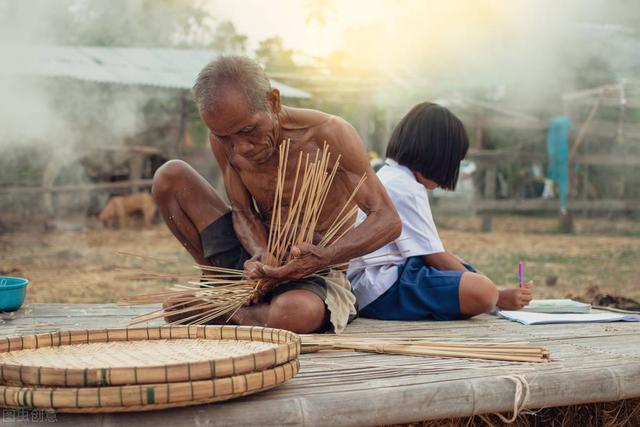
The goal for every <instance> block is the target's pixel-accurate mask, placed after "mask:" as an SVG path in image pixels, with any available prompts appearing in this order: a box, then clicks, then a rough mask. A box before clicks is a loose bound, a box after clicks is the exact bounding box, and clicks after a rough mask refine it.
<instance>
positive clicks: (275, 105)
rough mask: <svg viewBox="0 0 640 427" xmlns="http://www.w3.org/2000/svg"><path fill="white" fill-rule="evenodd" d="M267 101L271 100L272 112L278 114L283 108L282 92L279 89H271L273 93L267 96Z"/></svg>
mask: <svg viewBox="0 0 640 427" xmlns="http://www.w3.org/2000/svg"><path fill="white" fill-rule="evenodd" d="M267 99H268V100H269V105H270V106H271V112H272V113H274V114H278V113H279V112H280V110H281V108H282V105H281V104H280V91H279V90H278V89H275V88H274V89H271V91H270V92H269V93H268V94H267Z"/></svg>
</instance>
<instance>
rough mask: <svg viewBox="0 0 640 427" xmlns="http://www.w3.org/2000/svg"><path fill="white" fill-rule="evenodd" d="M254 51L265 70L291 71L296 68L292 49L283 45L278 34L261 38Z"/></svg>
mask: <svg viewBox="0 0 640 427" xmlns="http://www.w3.org/2000/svg"><path fill="white" fill-rule="evenodd" d="M255 53H256V59H257V60H258V61H259V62H260V63H262V64H264V66H265V69H266V70H267V71H292V70H295V68H296V64H295V62H294V60H293V53H294V51H293V49H287V48H285V47H284V43H283V41H282V38H281V37H280V36H274V37H268V38H266V39H264V40H262V41H261V42H260V44H259V46H258V48H257V49H256V52H255Z"/></svg>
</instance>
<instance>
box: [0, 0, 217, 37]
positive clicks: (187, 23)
mask: <svg viewBox="0 0 640 427" xmlns="http://www.w3.org/2000/svg"><path fill="white" fill-rule="evenodd" d="M199 4H200V2H199V1H198V0H60V1H51V2H49V1H35V0H21V1H20V2H12V1H8V0H0V24H1V25H0V27H1V30H2V31H1V32H0V34H2V33H5V32H6V33H9V34H13V35H14V39H15V36H17V37H18V39H20V40H22V41H27V42H35V43H42V42H46V43H47V44H62V45H89V46H141V47H161V46H177V45H181V44H185V43H187V44H189V43H190V41H191V40H195V39H196V37H193V35H194V34H197V36H198V37H197V38H199V39H208V40H209V42H210V40H211V37H212V36H213V34H212V33H213V27H212V26H211V25H210V23H211V17H210V16H209V13H208V12H207V11H205V10H204V9H203V8H202V7H201V6H200V5H199ZM203 33H209V35H208V37H207V36H206V34H205V36H203Z"/></svg>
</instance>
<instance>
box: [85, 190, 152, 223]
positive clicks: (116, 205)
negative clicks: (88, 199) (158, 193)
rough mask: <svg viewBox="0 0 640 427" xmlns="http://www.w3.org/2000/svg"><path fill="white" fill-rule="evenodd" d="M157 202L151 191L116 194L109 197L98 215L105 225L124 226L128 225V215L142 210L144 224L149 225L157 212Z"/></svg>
mask: <svg viewBox="0 0 640 427" xmlns="http://www.w3.org/2000/svg"><path fill="white" fill-rule="evenodd" d="M156 209H157V208H156V204H155V203H154V201H153V198H152V197H151V195H150V194H149V193H134V194H131V195H128V196H115V197H112V198H111V199H109V202H107V204H106V206H105V207H104V208H103V209H102V211H101V212H100V215H98V219H99V220H100V221H101V222H102V223H103V224H104V226H105V227H109V226H113V227H118V228H124V227H126V226H127V225H128V217H129V216H130V215H131V214H132V213H134V212H141V213H142V217H143V218H144V226H145V227H149V226H150V225H151V223H152V222H153V217H154V215H155V214H156Z"/></svg>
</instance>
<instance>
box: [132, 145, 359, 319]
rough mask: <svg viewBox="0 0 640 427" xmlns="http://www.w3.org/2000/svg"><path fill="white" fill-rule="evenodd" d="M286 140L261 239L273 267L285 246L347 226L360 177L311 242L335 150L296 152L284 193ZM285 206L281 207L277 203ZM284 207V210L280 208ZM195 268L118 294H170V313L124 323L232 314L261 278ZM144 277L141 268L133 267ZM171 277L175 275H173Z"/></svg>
mask: <svg viewBox="0 0 640 427" xmlns="http://www.w3.org/2000/svg"><path fill="white" fill-rule="evenodd" d="M289 144H290V142H289V140H285V141H283V142H282V144H280V147H279V162H278V171H277V177H276V189H275V192H274V199H273V209H272V214H271V223H270V227H269V235H268V242H267V256H266V259H263V262H264V263H265V264H266V265H269V266H273V267H278V266H281V265H284V264H285V263H287V262H288V261H290V260H291V259H292V257H293V255H292V254H291V248H292V247H294V246H299V245H301V244H303V243H308V244H315V245H316V246H319V247H325V246H327V245H331V244H333V243H335V242H337V241H338V240H340V239H341V238H342V237H343V236H344V235H345V234H346V233H347V232H348V231H349V229H350V227H346V225H347V224H348V222H349V220H353V218H354V216H355V215H356V212H357V209H358V207H357V205H355V204H354V203H352V202H353V199H354V197H355V195H356V193H357V192H358V190H359V189H360V187H361V186H362V184H363V183H364V181H365V178H366V176H365V175H363V176H362V178H361V179H360V180H359V182H358V183H357V184H356V185H355V187H354V189H353V191H352V193H351V195H350V196H349V198H348V199H347V201H346V202H345V204H344V206H343V207H342V208H341V209H340V211H339V212H338V213H337V214H336V215H335V217H334V218H333V220H332V222H331V225H330V226H329V227H328V229H327V230H326V231H325V232H324V234H323V236H322V238H321V239H320V241H319V242H314V235H315V233H316V229H317V225H318V222H319V220H320V215H321V213H322V211H323V207H324V204H325V201H326V200H327V196H328V195H329V192H330V189H331V185H332V184H333V180H334V178H335V176H336V173H337V171H338V167H339V164H340V156H338V157H337V158H336V159H335V161H334V162H333V165H332V166H331V167H330V162H331V153H330V152H329V146H328V145H327V144H326V143H325V144H324V147H323V149H322V150H320V149H318V150H317V151H316V153H315V158H310V156H309V154H308V153H307V154H306V156H305V155H304V154H303V153H302V152H300V153H299V155H298V159H297V165H296V168H295V175H294V177H293V186H292V187H291V192H290V194H289V195H286V194H285V188H286V182H287V179H288V177H287V164H288V162H289ZM283 208H285V209H283ZM285 210H286V215H283V212H285ZM347 264H348V263H342V264H336V265H334V266H330V267H331V268H339V267H344V266H346V265H347ZM195 267H196V268H198V269H200V270H202V271H204V272H206V273H205V274H203V275H202V276H200V277H194V280H191V281H188V282H187V283H186V284H177V285H174V286H173V287H172V288H171V289H170V290H169V291H166V292H159V293H154V294H148V295H139V296H134V297H129V298H125V299H123V300H122V301H121V302H122V303H126V304H149V303H161V302H164V301H166V300H167V299H169V298H171V300H172V301H173V302H174V305H173V306H172V308H171V310H170V313H169V312H167V311H165V310H164V309H162V310H157V311H154V312H151V313H147V314H144V315H142V316H138V317H135V318H133V319H132V320H131V322H130V324H137V323H142V322H147V321H150V320H153V319H157V318H160V317H166V316H167V315H168V314H170V315H171V316H184V317H182V318H181V319H178V320H175V321H174V322H171V323H174V324H204V323H208V322H210V321H212V320H213V319H216V318H220V317H221V316H227V319H229V318H231V317H232V316H233V314H234V313H235V312H236V311H237V310H238V309H239V308H240V307H242V306H243V305H244V304H246V303H247V302H248V301H251V300H253V299H255V298H256V297H258V296H260V292H261V290H262V285H264V283H263V282H261V281H259V280H249V279H246V278H244V273H245V272H244V270H238V269H229V268H222V267H217V266H208V265H200V264H197V265H196V266H195ZM137 273H138V275H139V276H141V277H144V276H145V274H144V272H140V271H138V272H137ZM163 276H164V277H167V276H168V275H163V274H160V273H156V274H154V273H151V274H149V275H148V276H147V278H156V279H157V278H161V277H163ZM173 276H174V277H175V275H173Z"/></svg>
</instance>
